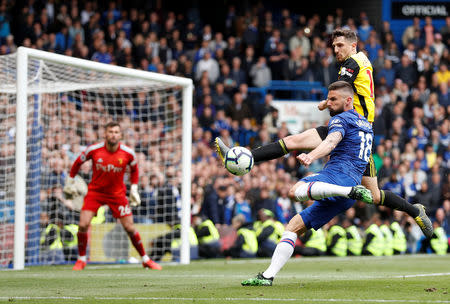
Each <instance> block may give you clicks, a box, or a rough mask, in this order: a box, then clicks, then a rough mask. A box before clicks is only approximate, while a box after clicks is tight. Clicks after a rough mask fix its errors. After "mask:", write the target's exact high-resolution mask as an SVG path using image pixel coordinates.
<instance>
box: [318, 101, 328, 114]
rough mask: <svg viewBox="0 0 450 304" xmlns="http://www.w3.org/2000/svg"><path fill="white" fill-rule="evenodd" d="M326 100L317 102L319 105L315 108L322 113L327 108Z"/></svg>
mask: <svg viewBox="0 0 450 304" xmlns="http://www.w3.org/2000/svg"><path fill="white" fill-rule="evenodd" d="M327 107H328V106H327V100H326V99H325V100H322V101H321V102H319V104H318V105H317V108H319V110H320V111H323V110H325V109H326V108H327Z"/></svg>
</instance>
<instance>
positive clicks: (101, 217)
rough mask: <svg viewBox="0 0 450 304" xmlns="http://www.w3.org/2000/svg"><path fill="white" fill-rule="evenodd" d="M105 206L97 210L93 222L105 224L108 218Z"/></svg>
mask: <svg viewBox="0 0 450 304" xmlns="http://www.w3.org/2000/svg"><path fill="white" fill-rule="evenodd" d="M105 208H106V207H105V206H101V207H100V208H98V210H97V215H96V216H94V217H93V218H92V221H91V224H94V225H97V224H103V223H104V222H105V220H106V217H105V210H106V209H105Z"/></svg>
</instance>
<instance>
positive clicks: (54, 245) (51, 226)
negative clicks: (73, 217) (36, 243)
mask: <svg viewBox="0 0 450 304" xmlns="http://www.w3.org/2000/svg"><path fill="white" fill-rule="evenodd" d="M52 229H55V230H56V238H55V239H54V240H53V242H52V243H51V244H50V245H49V246H48V249H49V250H55V249H62V248H63V244H62V242H61V231H60V229H59V227H58V225H56V224H48V226H47V227H46V228H45V231H43V233H42V235H41V240H40V244H41V245H42V244H44V243H45V237H46V236H47V234H49V233H50V231H51V230H52Z"/></svg>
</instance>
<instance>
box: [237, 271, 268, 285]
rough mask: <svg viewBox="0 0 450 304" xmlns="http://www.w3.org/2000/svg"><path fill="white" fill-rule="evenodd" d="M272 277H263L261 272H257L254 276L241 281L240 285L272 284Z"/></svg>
mask: <svg viewBox="0 0 450 304" xmlns="http://www.w3.org/2000/svg"><path fill="white" fill-rule="evenodd" d="M272 283H273V278H268V279H267V278H265V277H264V276H263V275H262V273H258V274H257V275H256V276H255V277H254V278H250V279H248V280H244V281H242V282H241V285H242V286H272Z"/></svg>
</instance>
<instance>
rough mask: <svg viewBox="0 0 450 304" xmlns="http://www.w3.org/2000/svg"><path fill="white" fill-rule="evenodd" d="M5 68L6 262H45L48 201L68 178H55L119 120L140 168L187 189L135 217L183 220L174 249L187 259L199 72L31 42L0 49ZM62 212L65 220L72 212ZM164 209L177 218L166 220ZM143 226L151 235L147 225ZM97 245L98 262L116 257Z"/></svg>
mask: <svg viewBox="0 0 450 304" xmlns="http://www.w3.org/2000/svg"><path fill="white" fill-rule="evenodd" d="M0 69H1V72H0V109H1V110H0V113H3V114H0V120H1V127H0V145H1V149H2V151H0V181H1V185H0V229H1V230H0V232H1V233H0V235H2V234H3V237H2V238H0V268H2V267H7V266H10V264H11V260H12V259H13V268H14V269H23V268H24V266H25V265H36V264H41V263H42V261H41V260H40V258H39V250H40V249H39V247H40V236H41V235H40V232H41V228H40V214H41V205H42V200H44V199H45V195H46V193H47V192H48V193H50V192H51V191H54V190H55V188H60V187H62V186H63V185H62V183H63V179H58V178H59V177H60V175H61V174H62V175H64V174H67V173H68V170H69V169H70V165H71V162H72V161H73V160H74V158H75V157H76V156H77V155H78V154H79V153H80V152H81V151H82V150H83V149H84V148H85V147H86V146H87V145H89V144H93V143H94V142H95V141H101V140H103V138H102V137H101V136H97V135H98V134H101V130H100V129H101V128H102V127H103V125H104V124H105V123H106V122H108V121H109V120H117V121H118V122H119V123H121V125H122V132H123V134H124V138H123V142H124V143H125V144H127V145H129V146H131V147H132V148H133V149H135V151H136V153H137V154H138V160H139V161H140V163H139V170H140V172H141V173H140V177H142V175H143V173H145V174H148V175H151V174H154V175H156V176H157V177H158V180H159V181H160V182H161V183H164V184H167V185H172V186H174V187H175V188H176V189H178V188H181V193H179V195H177V197H176V198H175V199H176V202H177V206H176V208H175V211H173V212H174V213H176V214H162V215H160V216H159V217H158V214H157V213H158V212H162V211H161V210H169V209H170V208H165V207H164V206H155V204H164V203H165V198H160V199H159V200H158V201H157V202H156V203H155V201H152V204H143V205H142V206H141V207H140V208H141V209H139V210H137V213H138V214H141V215H142V219H143V220H142V221H138V222H137V225H142V226H145V225H147V226H148V227H155V228H148V229H147V230H148V233H147V234H148V237H147V238H148V239H150V238H153V237H156V236H158V235H161V234H163V233H167V232H168V231H170V227H171V226H173V225H174V224H175V222H176V223H180V224H181V246H180V254H179V256H177V257H175V258H176V260H177V261H179V262H180V263H182V264H187V263H189V261H190V255H189V237H188V231H189V226H190V197H191V178H190V176H191V143H192V135H191V133H192V131H191V130H192V94H193V83H192V80H191V79H188V78H183V77H176V76H171V75H164V74H158V73H152V72H147V71H143V70H137V69H132V68H126V67H120V66H115V65H108V64H103V63H99V62H93V61H89V60H84V59H79V58H74V57H69V56H64V55H60V54H54V53H50V52H45V51H40V50H35V49H30V48H25V47H19V48H18V49H17V52H16V53H15V54H10V55H5V56H0ZM92 131H94V132H92ZM58 159H63V161H64V162H63V163H62V164H61V163H60V160H58ZM68 160H70V162H69V161H68ZM52 161H54V163H51V162H52ZM59 166H62V167H63V171H64V173H61V172H59V173H61V174H60V175H58V174H56V176H57V178H55V176H54V175H52V174H50V173H52V172H50V173H49V172H48V171H49V170H50V171H51V170H53V169H55V170H60V168H59ZM81 171H82V170H81ZM88 172H90V171H89V170H87V171H86V174H88ZM85 177H86V179H88V178H89V176H87V175H86V176H85ZM87 181H88V180H87ZM126 182H128V179H126ZM174 192H177V190H176V191H174ZM42 196H44V198H43V197H42ZM66 210H68V209H67V208H66ZM56 212H58V211H56ZM164 212H166V211H164ZM169 212H170V211H169ZM70 214H71V213H70ZM57 216H59V219H60V218H61V216H62V218H63V220H65V219H66V218H65V216H66V214H65V213H63V214H62V215H61V214H59V215H57ZM167 218H169V219H171V221H172V220H173V221H174V222H164V220H162V219H167ZM111 225H114V224H113V223H109V224H100V225H96V227H95V229H91V234H92V233H94V232H95V231H97V232H98V233H99V235H100V237H101V236H104V237H106V236H107V235H108V233H111V230H112V229H111ZM12 227H13V228H14V230H13V231H14V244H13V246H12V245H11V241H10V240H11V238H12ZM161 227H165V229H166V230H164V231H163V230H158V229H161ZM102 229H104V230H102ZM139 229H140V230H142V229H141V228H139ZM152 229H156V230H152ZM94 230H95V231H94ZM144 230H146V229H144ZM140 232H141V235H142V236H143V241H144V242H146V240H145V235H146V232H145V231H140ZM118 235H120V233H118ZM115 237H117V235H115ZM124 238H127V237H126V235H125V236H124ZM103 240H104V239H103ZM92 242H93V241H92ZM92 242H91V245H92ZM97 242H99V243H102V239H101V238H100V239H99V240H98V241H97ZM148 243H149V241H147V243H146V245H148ZM100 245H101V244H100ZM11 247H13V249H12V248H11ZM128 247H129V246H128ZM128 247H127V248H128ZM146 247H147V246H146ZM146 249H147V251H151V248H146ZM169 249H170V248H169ZM94 250H95V248H93V247H92V246H91V247H90V255H91V257H92V256H96V258H97V259H98V261H99V262H101V261H102V258H104V259H106V261H108V262H111V261H113V260H114V258H115V257H111V256H102V254H103V255H104V253H98V252H94ZM149 253H150V252H149ZM105 254H106V253H105ZM12 257H13V258H12Z"/></svg>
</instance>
